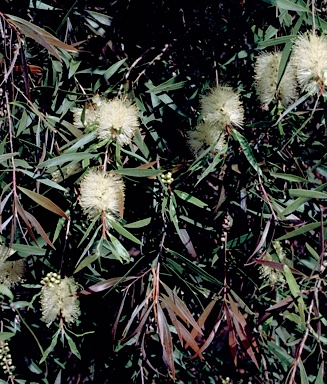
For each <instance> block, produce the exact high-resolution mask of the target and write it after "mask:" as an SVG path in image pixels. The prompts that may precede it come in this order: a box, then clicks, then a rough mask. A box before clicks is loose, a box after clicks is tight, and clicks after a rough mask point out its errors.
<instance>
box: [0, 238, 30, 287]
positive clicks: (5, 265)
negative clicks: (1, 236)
mask: <svg viewBox="0 0 327 384" xmlns="http://www.w3.org/2000/svg"><path fill="white" fill-rule="evenodd" d="M15 252H16V251H14V250H13V249H10V248H7V247H5V246H4V245H0V284H4V285H6V286H7V287H8V288H10V287H12V286H14V285H15V284H18V283H20V282H21V281H23V279H22V277H23V275H24V273H25V261H24V260H15V261H6V259H7V258H8V257H9V256H11V255H13V254H14V253H15Z"/></svg>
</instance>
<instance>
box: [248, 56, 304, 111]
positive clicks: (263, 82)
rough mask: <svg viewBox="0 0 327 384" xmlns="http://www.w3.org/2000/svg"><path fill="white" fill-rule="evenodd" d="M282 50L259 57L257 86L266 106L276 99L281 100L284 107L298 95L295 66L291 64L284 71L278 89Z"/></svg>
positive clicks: (256, 71)
mask: <svg viewBox="0 0 327 384" xmlns="http://www.w3.org/2000/svg"><path fill="white" fill-rule="evenodd" d="M281 58H282V53H281V52H269V53H268V52H267V53H263V54H261V55H260V56H258V57H257V60H256V63H255V67H254V71H255V76H254V78H255V80H256V82H255V86H256V89H257V92H258V94H259V98H260V101H261V103H262V104H263V106H264V107H265V108H267V107H268V105H269V104H270V103H271V102H272V101H273V100H274V99H275V100H278V99H280V100H281V103H282V104H283V106H284V107H287V106H288V105H289V104H291V103H292V102H294V100H295V99H296V96H297V92H296V77H295V71H294V66H293V65H291V64H289V65H288V66H287V67H286V69H285V72H284V75H283V77H282V80H281V82H280V84H279V88H278V89H277V81H278V71H279V65H280V60H281Z"/></svg>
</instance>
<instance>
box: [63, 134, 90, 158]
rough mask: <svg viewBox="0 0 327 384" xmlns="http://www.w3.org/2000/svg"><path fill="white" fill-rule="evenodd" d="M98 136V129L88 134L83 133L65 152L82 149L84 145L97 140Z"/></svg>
mask: <svg viewBox="0 0 327 384" xmlns="http://www.w3.org/2000/svg"><path fill="white" fill-rule="evenodd" d="M97 136H98V133H97V131H93V132H90V133H87V134H86V135H83V136H82V137H80V138H79V139H77V141H76V142H75V143H74V144H73V145H72V146H71V147H70V148H68V149H66V151H65V153H64V154H65V155H67V154H68V153H71V152H73V153H75V152H76V151H77V150H78V149H80V148H81V147H83V146H84V145H86V144H88V143H90V142H91V141H93V140H95V139H96V137H97Z"/></svg>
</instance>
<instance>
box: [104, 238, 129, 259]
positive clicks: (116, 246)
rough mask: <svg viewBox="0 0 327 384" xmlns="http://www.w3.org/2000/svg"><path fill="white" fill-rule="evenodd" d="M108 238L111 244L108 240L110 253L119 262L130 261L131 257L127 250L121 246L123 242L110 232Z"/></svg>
mask: <svg viewBox="0 0 327 384" xmlns="http://www.w3.org/2000/svg"><path fill="white" fill-rule="evenodd" d="M109 238H110V241H111V244H110V243H109V242H108V245H109V246H110V249H111V252H112V254H113V255H114V256H115V257H116V258H117V259H118V260H119V261H120V262H121V263H129V262H130V261H131V257H130V255H129V253H128V251H127V249H126V248H125V247H124V246H123V244H122V243H121V242H120V241H119V240H118V239H117V238H116V237H115V236H113V235H112V234H111V233H109Z"/></svg>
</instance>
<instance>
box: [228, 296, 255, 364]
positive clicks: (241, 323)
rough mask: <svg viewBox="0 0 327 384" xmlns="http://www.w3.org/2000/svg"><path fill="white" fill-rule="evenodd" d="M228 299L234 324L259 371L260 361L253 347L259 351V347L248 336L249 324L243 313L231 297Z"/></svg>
mask: <svg viewBox="0 0 327 384" xmlns="http://www.w3.org/2000/svg"><path fill="white" fill-rule="evenodd" d="M228 299H229V303H230V311H231V313H232V315H233V322H234V326H235V329H236V332H237V334H238V336H239V338H240V340H241V343H242V345H243V347H244V348H245V350H246V352H247V354H248V355H249V356H250V357H251V359H252V361H253V362H254V364H255V365H256V367H257V368H258V369H259V364H258V361H257V359H256V357H255V354H254V352H253V349H252V346H253V347H254V348H255V349H256V350H257V351H258V347H257V345H256V342H255V339H254V338H253V337H250V336H249V335H248V332H247V322H246V320H245V318H244V316H243V315H242V313H241V312H240V311H239V310H238V308H237V305H236V303H235V302H234V301H233V299H232V298H231V296H230V295H228Z"/></svg>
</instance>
